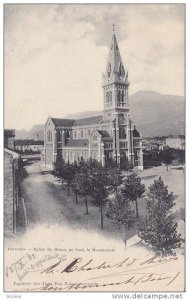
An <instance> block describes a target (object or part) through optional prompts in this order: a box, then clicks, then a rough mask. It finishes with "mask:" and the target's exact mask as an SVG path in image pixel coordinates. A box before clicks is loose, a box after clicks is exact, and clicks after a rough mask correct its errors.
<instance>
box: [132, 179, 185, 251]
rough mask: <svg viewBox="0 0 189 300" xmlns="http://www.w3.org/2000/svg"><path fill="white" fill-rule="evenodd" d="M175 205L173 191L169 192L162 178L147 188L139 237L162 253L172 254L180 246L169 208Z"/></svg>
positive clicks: (172, 215) (174, 222)
mask: <svg viewBox="0 0 189 300" xmlns="http://www.w3.org/2000/svg"><path fill="white" fill-rule="evenodd" d="M174 205H175V203H174V196H173V193H169V192H168V189H167V186H165V184H164V182H163V180H162V178H161V177H160V178H159V179H158V180H155V181H154V183H153V185H151V186H150V188H149V194H148V200H147V215H146V218H145V221H144V222H143V223H142V225H141V228H140V229H139V232H138V235H139V237H140V238H141V239H142V240H144V241H145V243H147V244H148V245H150V246H151V247H152V248H153V249H154V250H156V251H157V252H160V253H161V254H162V255H170V254H173V249H175V248H177V247H180V245H181V243H180V241H181V238H180V235H178V234H177V230H176V228H177V222H176V221H175V218H174V214H173V213H172V211H171V209H172V207H173V206H174Z"/></svg>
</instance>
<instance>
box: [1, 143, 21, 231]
mask: <svg viewBox="0 0 189 300" xmlns="http://www.w3.org/2000/svg"><path fill="white" fill-rule="evenodd" d="M18 160H19V154H17V153H16V152H14V151H12V150H10V149H6V148H5V149H4V234H5V236H12V235H14V234H16V209H17V204H18V195H19V182H18V176H17V175H18Z"/></svg>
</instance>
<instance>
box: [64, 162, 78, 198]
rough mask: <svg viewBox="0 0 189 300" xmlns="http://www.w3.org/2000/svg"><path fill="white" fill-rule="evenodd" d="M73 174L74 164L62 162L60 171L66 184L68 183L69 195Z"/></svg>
mask: <svg viewBox="0 0 189 300" xmlns="http://www.w3.org/2000/svg"><path fill="white" fill-rule="evenodd" d="M74 175H75V167H74V164H70V163H69V161H68V163H65V164H64V166H63V168H62V171H61V176H62V178H63V179H64V180H65V181H66V182H67V185H68V196H70V186H71V184H72V181H73V179H74Z"/></svg>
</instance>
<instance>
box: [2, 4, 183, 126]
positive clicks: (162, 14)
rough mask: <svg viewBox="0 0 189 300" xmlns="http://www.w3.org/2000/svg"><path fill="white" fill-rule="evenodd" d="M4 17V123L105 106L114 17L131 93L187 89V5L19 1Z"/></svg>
mask: <svg viewBox="0 0 189 300" xmlns="http://www.w3.org/2000/svg"><path fill="white" fill-rule="evenodd" d="M4 18H5V128H15V129H22V128H23V129H26V130H28V129H30V128H31V127H32V125H33V124H38V123H44V122H45V121H46V119H47V117H48V115H49V114H50V115H51V116H54V117H64V116H66V115H67V114H70V113H75V112H81V111H86V110H101V109H102V88H101V83H102V72H104V71H105V66H106V62H107V56H108V51H109V46H110V42H111V37H112V24H113V23H114V24H115V25H116V27H115V28H116V36H117V40H118V44H119V48H120V52H121V56H122V60H123V63H124V66H125V67H126V68H127V70H128V72H129V81H130V83H131V85H130V89H129V93H130V94H133V93H135V92H137V91H139V90H153V91H157V92H160V93H164V94H174V95H184V5H176V4H172V5H160V4H159V5H143V4H142V5H141V4H140V5H134V4H133V5H128V4H125V5H86V4H83V5H76V4H75V5H62V4H60V5H46V4H42V5H34V4H33V5H16V4H13V5H6V6H5V15H4ZM141 105H142V102H141Z"/></svg>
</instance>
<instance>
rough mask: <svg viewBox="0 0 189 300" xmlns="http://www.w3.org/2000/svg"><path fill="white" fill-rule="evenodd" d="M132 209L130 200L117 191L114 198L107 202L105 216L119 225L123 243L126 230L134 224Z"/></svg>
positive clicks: (125, 239)
mask: <svg viewBox="0 0 189 300" xmlns="http://www.w3.org/2000/svg"><path fill="white" fill-rule="evenodd" d="M134 213H135V212H134V210H132V209H131V205H130V200H129V199H128V198H126V197H124V195H123V194H122V193H121V192H119V193H117V194H116V195H115V199H114V200H112V201H110V202H109V208H108V210H107V213H106V217H107V218H108V219H110V220H111V221H112V222H113V223H115V224H117V225H120V226H121V227H122V230H123V233H124V244H125V247H126V245H127V232H128V230H129V229H130V228H131V227H133V226H134V222H135V217H134Z"/></svg>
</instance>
